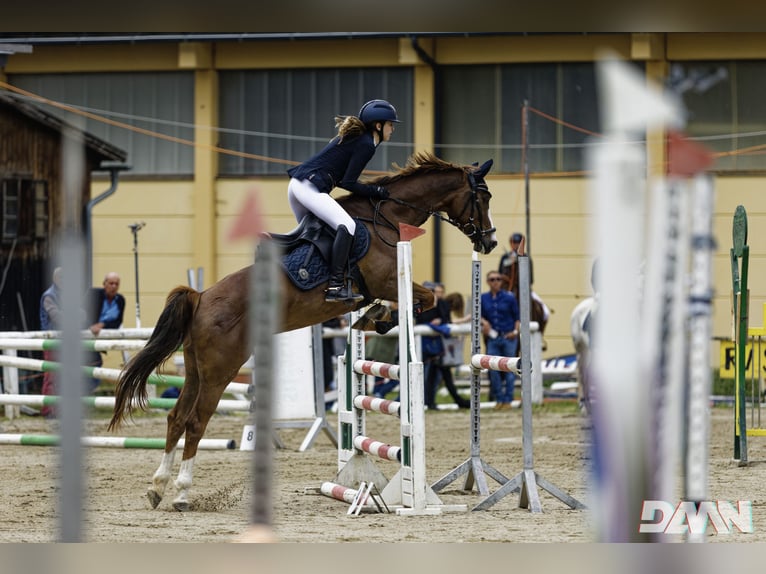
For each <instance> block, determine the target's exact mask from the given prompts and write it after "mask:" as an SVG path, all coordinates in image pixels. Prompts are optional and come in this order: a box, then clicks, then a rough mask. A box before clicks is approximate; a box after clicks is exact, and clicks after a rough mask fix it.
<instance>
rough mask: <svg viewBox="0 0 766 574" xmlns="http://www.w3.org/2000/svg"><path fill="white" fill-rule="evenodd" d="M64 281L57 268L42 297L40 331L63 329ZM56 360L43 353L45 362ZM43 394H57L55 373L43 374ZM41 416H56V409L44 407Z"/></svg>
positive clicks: (50, 352)
mask: <svg viewBox="0 0 766 574" xmlns="http://www.w3.org/2000/svg"><path fill="white" fill-rule="evenodd" d="M62 279H63V270H62V269H61V267H56V269H54V270H53V282H52V283H51V285H50V286H49V287H48V288H47V289H46V290H45V291H44V292H43V294H42V296H41V297H40V329H42V330H43V331H58V330H59V329H60V328H61V307H60V302H61V285H62V283H61V282H62ZM55 358H56V357H55V356H54V352H53V351H43V360H44V361H53V360H55ZM42 393H43V394H44V395H55V394H56V381H55V378H54V373H52V372H51V371H45V373H44V374H43V388H42ZM40 414H41V415H42V416H44V417H45V418H53V417H54V416H56V412H55V409H54V408H53V407H50V406H43V408H42V409H40Z"/></svg>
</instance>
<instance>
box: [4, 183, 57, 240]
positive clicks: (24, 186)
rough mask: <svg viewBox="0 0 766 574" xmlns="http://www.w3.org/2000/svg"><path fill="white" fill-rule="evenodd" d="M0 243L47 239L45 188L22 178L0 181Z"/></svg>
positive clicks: (45, 185)
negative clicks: (0, 235) (0, 234)
mask: <svg viewBox="0 0 766 574" xmlns="http://www.w3.org/2000/svg"><path fill="white" fill-rule="evenodd" d="M0 209H1V210H2V211H0V223H2V238H1V239H2V242H3V243H10V242H13V241H20V242H32V241H37V240H43V239H46V238H47V237H48V218H49V214H48V186H47V183H46V182H45V181H41V180H34V179H29V178H23V177H6V178H3V179H0Z"/></svg>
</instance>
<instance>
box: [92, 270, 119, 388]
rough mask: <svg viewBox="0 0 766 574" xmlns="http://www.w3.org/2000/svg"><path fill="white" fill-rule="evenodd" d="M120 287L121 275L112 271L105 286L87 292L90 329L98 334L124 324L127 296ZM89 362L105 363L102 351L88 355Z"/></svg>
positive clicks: (106, 279) (98, 364)
mask: <svg viewBox="0 0 766 574" xmlns="http://www.w3.org/2000/svg"><path fill="white" fill-rule="evenodd" d="M119 289H120V276H119V275H118V274H117V273H115V272H114V271H111V272H109V273H107V274H106V275H105V276H104V283H103V287H94V288H92V289H90V290H89V291H88V294H87V298H86V301H87V303H86V304H87V305H88V308H87V321H88V323H89V324H90V326H89V327H88V329H89V330H90V332H91V333H93V334H94V335H98V334H99V333H100V332H101V330H102V329H119V328H120V326H121V325H122V317H123V314H124V312H125V297H123V296H122V294H120V293H118V291H119ZM88 358H89V360H88V364H89V365H90V366H93V367H100V366H101V365H103V364H104V360H103V359H102V358H101V353H99V352H96V351H94V352H93V353H90V357H88ZM98 385H99V381H98V379H93V387H92V389H91V391H93V390H95V388H96V387H98Z"/></svg>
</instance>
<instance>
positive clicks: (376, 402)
mask: <svg viewBox="0 0 766 574" xmlns="http://www.w3.org/2000/svg"><path fill="white" fill-rule="evenodd" d="M354 406H355V407H356V408H358V409H364V410H366V411H375V412H378V413H383V414H384V415H394V416H399V412H400V410H401V407H402V403H400V402H399V401H389V400H387V399H379V398H378V397H369V396H366V395H365V396H361V395H358V396H356V397H354Z"/></svg>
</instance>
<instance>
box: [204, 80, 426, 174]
mask: <svg viewBox="0 0 766 574" xmlns="http://www.w3.org/2000/svg"><path fill="white" fill-rule="evenodd" d="M413 90H414V87H413V74H412V70H411V69H410V68H348V69H346V68H343V69H335V68H328V69H294V70H241V71H222V72H221V73H220V96H219V99H220V104H219V105H220V114H219V117H220V127H221V130H222V132H221V138H220V141H221V146H222V147H224V148H227V149H232V150H238V151H240V152H244V153H243V154H242V155H239V156H235V155H227V154H222V155H221V157H220V161H219V170H220V173H221V174H222V175H230V176H239V175H261V174H280V175H284V174H285V171H286V170H287V169H288V168H289V167H290V166H291V165H294V164H296V163H300V162H301V161H304V160H306V159H308V158H309V157H311V156H312V155H313V154H315V153H316V152H318V151H319V150H320V149H322V148H323V147H324V146H325V145H326V144H327V142H328V141H329V140H331V139H332V138H333V137H334V136H335V135H336V133H337V131H336V129H335V122H334V118H335V116H345V115H357V114H358V113H359V109H360V108H361V106H362V104H363V103H364V102H366V101H368V100H372V99H377V98H382V99H385V100H388V101H390V102H391V103H392V104H393V105H394V107H395V108H396V111H397V115H398V116H399V119H400V120H401V122H402V123H400V124H397V125H396V131H395V133H394V135H393V138H392V139H391V141H389V142H386V143H385V144H384V145H382V146H380V147H379V148H378V150H377V151H376V152H375V156H374V157H373V159H372V161H371V162H370V163H369V164H368V166H367V167H368V169H371V170H390V169H391V164H392V163H394V162H395V163H397V164H399V165H404V163H405V162H406V160H407V158H408V157H409V155H410V154H411V153H412V151H413V146H412V143H411V142H412V139H413V126H412V118H413V104H412V102H413Z"/></svg>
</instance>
